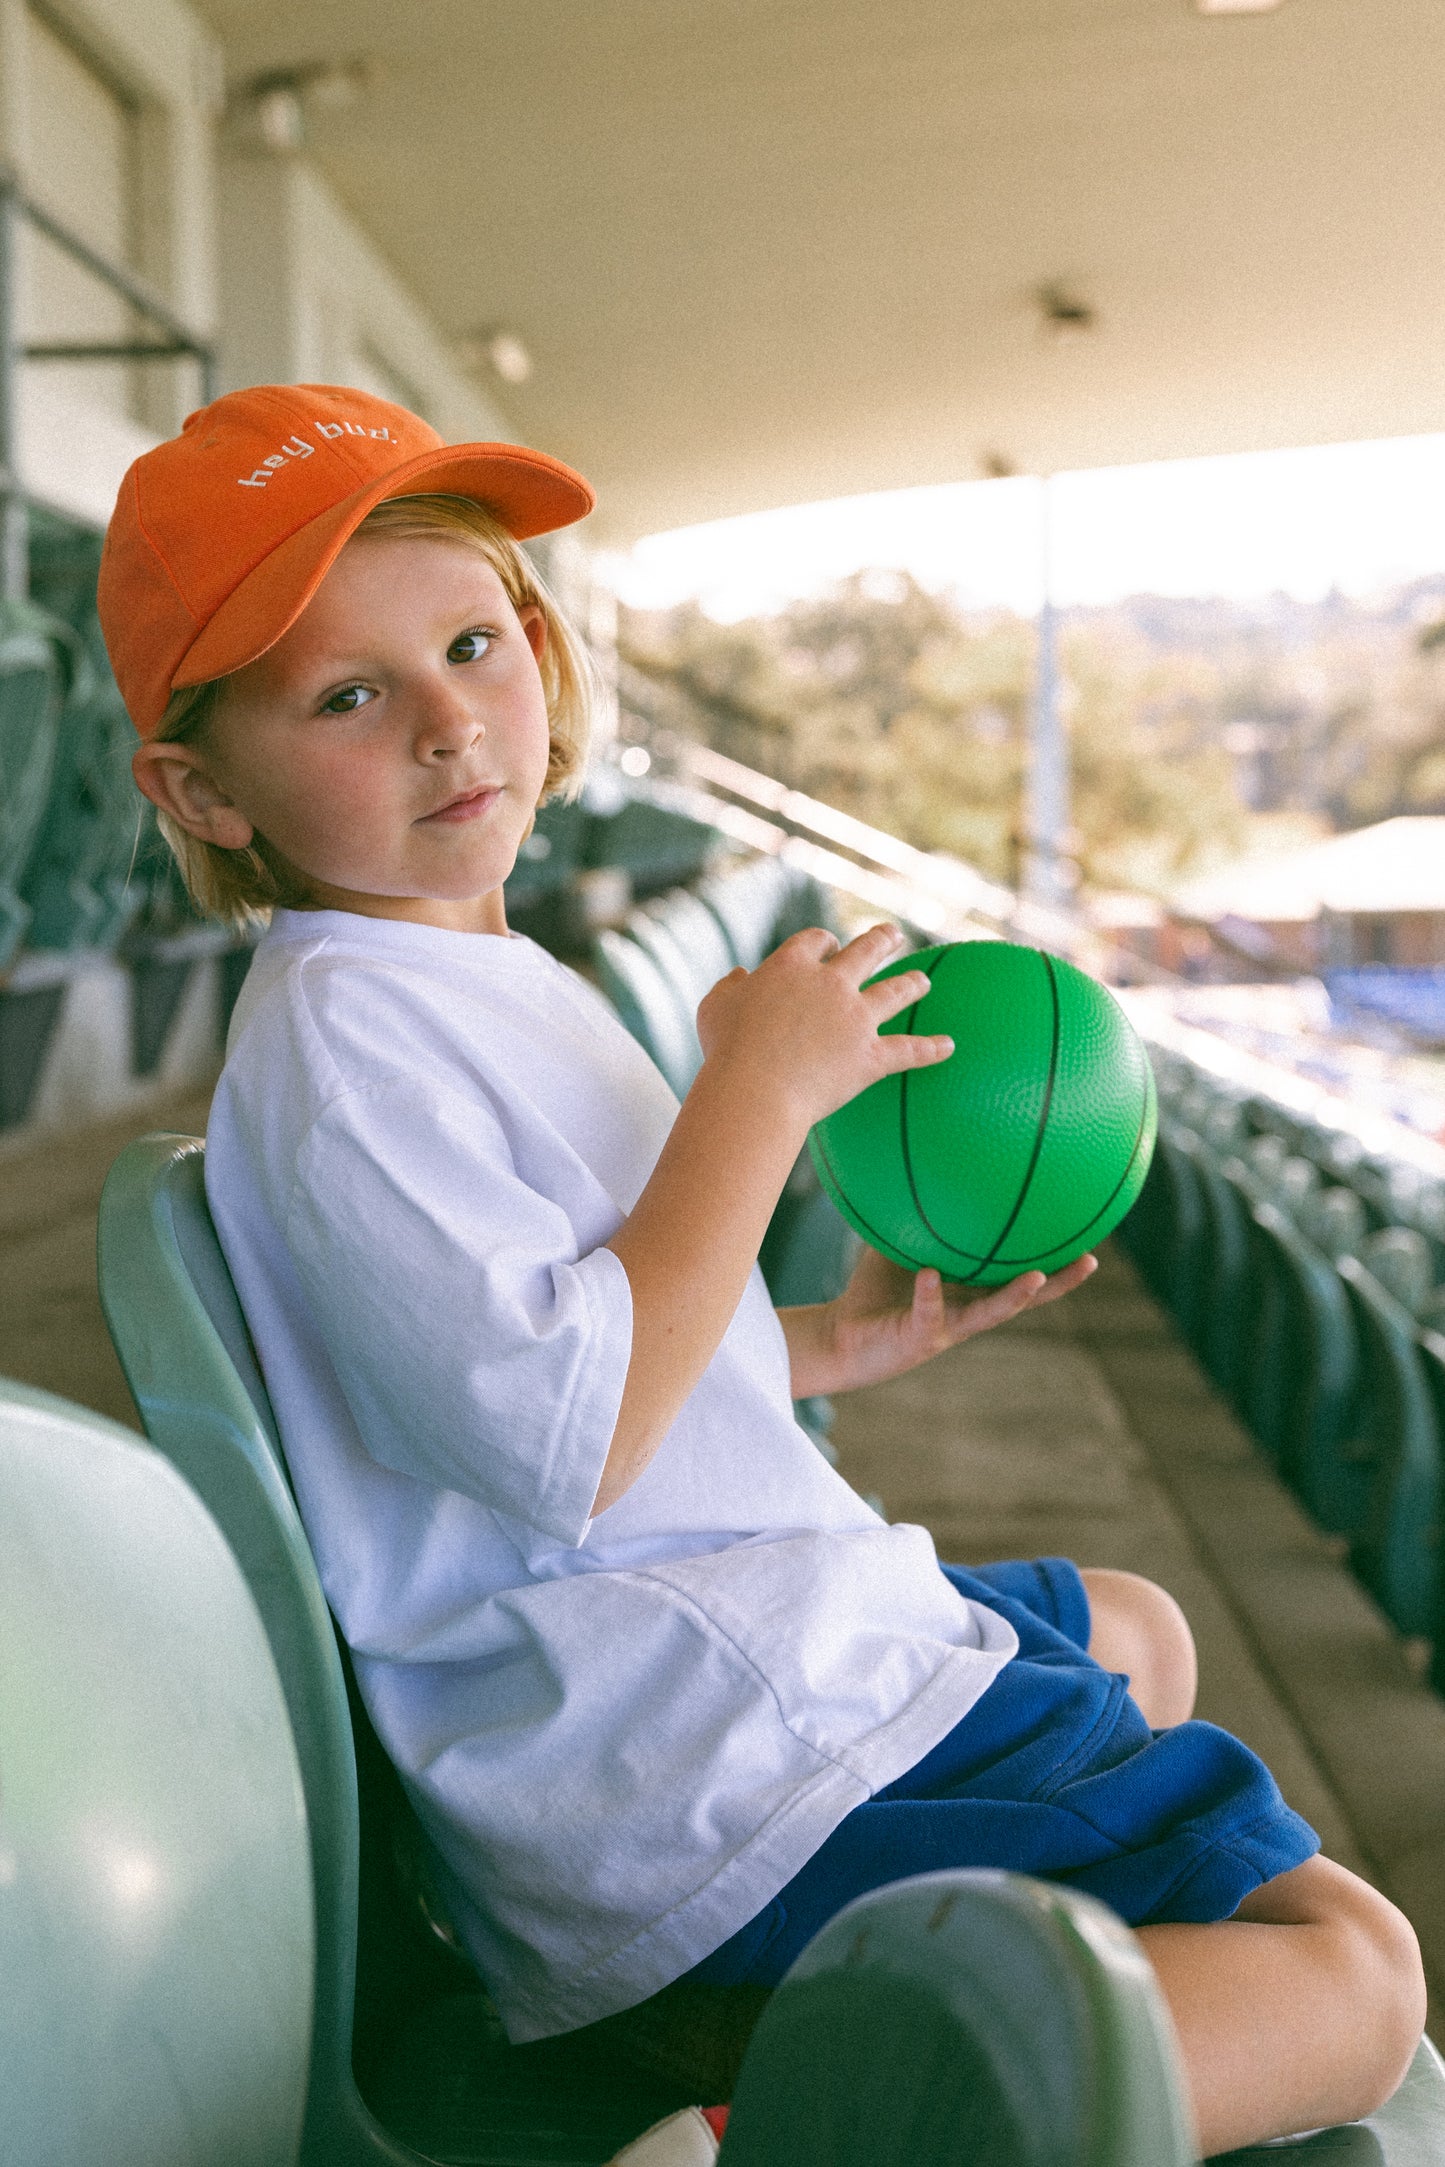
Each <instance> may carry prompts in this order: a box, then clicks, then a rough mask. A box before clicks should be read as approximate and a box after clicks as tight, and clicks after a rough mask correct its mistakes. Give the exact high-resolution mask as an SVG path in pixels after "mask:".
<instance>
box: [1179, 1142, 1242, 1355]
mask: <svg viewBox="0 0 1445 2167" xmlns="http://www.w3.org/2000/svg"><path fill="white" fill-rule="evenodd" d="M1174 1140H1175V1142H1176V1144H1177V1145H1178V1147H1179V1149H1180V1150H1181V1151H1182V1152H1184V1153H1185V1155H1186V1157H1187V1158H1188V1159H1189V1160H1190V1163H1191V1164H1192V1166H1193V1169H1194V1176H1195V1180H1196V1181H1197V1183H1198V1185H1199V1202H1200V1207H1201V1213H1202V1228H1201V1234H1200V1241H1199V1249H1198V1258H1197V1265H1196V1284H1197V1292H1196V1295H1195V1298H1194V1300H1193V1302H1192V1304H1191V1310H1190V1325H1189V1339H1190V1344H1191V1345H1192V1346H1193V1348H1194V1351H1195V1353H1196V1354H1197V1355H1198V1357H1199V1359H1200V1361H1201V1362H1202V1363H1203V1365H1204V1367H1205V1370H1206V1371H1207V1372H1208V1374H1209V1376H1210V1377H1211V1378H1212V1379H1213V1380H1214V1382H1215V1383H1216V1384H1217V1385H1219V1386H1221V1388H1223V1389H1226V1390H1227V1389H1228V1384H1229V1381H1231V1380H1232V1378H1233V1375H1234V1364H1235V1349H1236V1347H1237V1345H1238V1341H1239V1330H1240V1317H1241V1305H1242V1303H1243V1300H1244V1286H1245V1275H1246V1272H1247V1270H1248V1264H1249V1234H1248V1218H1249V1213H1248V1208H1247V1206H1246V1204H1245V1202H1244V1199H1243V1197H1242V1196H1241V1194H1240V1192H1239V1191H1238V1189H1236V1188H1235V1187H1234V1186H1233V1185H1232V1184H1231V1183H1230V1182H1228V1181H1226V1180H1225V1178H1224V1174H1223V1171H1222V1168H1221V1166H1220V1162H1219V1160H1218V1159H1217V1158H1216V1157H1215V1154H1214V1152H1213V1151H1212V1150H1210V1149H1209V1148H1208V1146H1207V1145H1206V1144H1205V1142H1204V1140H1203V1139H1202V1138H1200V1137H1198V1136H1194V1135H1191V1133H1190V1132H1189V1131H1188V1130H1187V1129H1177V1130H1175V1131H1174Z"/></svg>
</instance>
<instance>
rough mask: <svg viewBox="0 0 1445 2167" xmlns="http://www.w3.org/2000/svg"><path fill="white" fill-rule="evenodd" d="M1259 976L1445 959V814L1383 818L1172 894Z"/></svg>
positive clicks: (1183, 915)
mask: <svg viewBox="0 0 1445 2167" xmlns="http://www.w3.org/2000/svg"><path fill="white" fill-rule="evenodd" d="M1171 914H1172V915H1173V916H1174V917H1175V918H1176V919H1177V920H1178V921H1180V922H1182V923H1186V924H1195V925H1200V926H1206V927H1208V928H1209V929H1210V930H1211V932H1212V933H1213V934H1214V936H1215V939H1216V945H1217V946H1218V947H1219V948H1220V949H1221V950H1222V951H1223V952H1224V953H1225V954H1234V955H1236V956H1237V957H1238V959H1239V962H1240V966H1241V968H1240V975H1241V976H1247V975H1249V963H1250V961H1251V960H1255V961H1257V963H1258V964H1259V965H1260V966H1261V967H1263V968H1266V969H1274V970H1278V969H1281V968H1283V969H1292V970H1298V971H1321V970H1328V969H1337V968H1344V967H1349V966H1351V965H1357V964H1368V963H1387V964H1395V965H1404V966H1409V967H1412V968H1416V969H1418V968H1422V967H1426V966H1429V965H1434V964H1445V816H1442V817H1427V816H1419V817H1409V818H1403V817H1402V818H1400V819H1396V820H1382V821H1379V822H1377V823H1376V825H1375V826H1374V827H1370V828H1357V829H1355V830H1354V831H1353V832H1352V833H1351V834H1348V835H1333V836H1330V837H1328V838H1327V839H1326V840H1325V841H1324V842H1319V843H1311V844H1308V845H1306V846H1305V847H1303V848H1301V849H1297V850H1291V851H1285V852H1281V853H1279V854H1278V855H1276V856H1271V857H1258V858H1244V859H1241V860H1240V861H1239V862H1238V863H1236V864H1234V865H1229V866H1224V867H1222V868H1221V869H1220V870H1219V871H1218V872H1216V873H1210V874H1208V875H1206V876H1204V877H1203V878H1201V879H1198V880H1192V881H1187V882H1185V883H1184V884H1183V885H1182V886H1181V887H1179V888H1178V889H1176V890H1175V892H1174V895H1173V897H1172V898H1171Z"/></svg>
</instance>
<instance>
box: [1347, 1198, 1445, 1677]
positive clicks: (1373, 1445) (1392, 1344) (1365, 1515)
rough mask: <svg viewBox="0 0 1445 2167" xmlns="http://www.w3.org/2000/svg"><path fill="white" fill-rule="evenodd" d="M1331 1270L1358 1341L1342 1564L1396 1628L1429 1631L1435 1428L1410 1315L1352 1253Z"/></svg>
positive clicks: (1436, 1489)
mask: <svg viewBox="0 0 1445 2167" xmlns="http://www.w3.org/2000/svg"><path fill="white" fill-rule="evenodd" d="M1379 1238H1380V1237H1376V1239H1377V1240H1378V1239H1379ZM1365 1246H1366V1250H1367V1251H1368V1250H1369V1247H1370V1244H1369V1243H1366V1245H1365ZM1336 1269H1337V1270H1338V1272H1339V1275H1340V1279H1341V1281H1342V1282H1343V1285H1344V1288H1345V1291H1346V1294H1347V1295H1348V1297H1349V1302H1350V1308H1351V1312H1352V1314H1353V1317H1354V1321H1355V1330H1356V1336H1357V1341H1358V1345H1359V1377H1358V1381H1357V1386H1356V1392H1355V1406H1354V1413H1353V1418H1352V1421H1351V1424H1350V1431H1349V1435H1348V1436H1347V1438H1346V1439H1345V1441H1344V1444H1343V1446H1342V1448H1341V1456H1342V1458H1343V1459H1344V1460H1345V1462H1346V1463H1347V1464H1348V1465H1349V1466H1350V1467H1351V1469H1352V1470H1357V1471H1358V1473H1359V1475H1360V1477H1361V1479H1362V1483H1363V1499H1362V1509H1361V1511H1360V1514H1359V1518H1358V1520H1357V1521H1356V1522H1355V1524H1354V1525H1353V1526H1347V1527H1346V1528H1345V1529H1344V1532H1345V1533H1347V1534H1349V1535H1350V1536H1351V1545H1350V1562H1351V1564H1352V1565H1353V1567H1354V1569H1355V1571H1356V1572H1357V1573H1358V1574H1359V1577H1360V1578H1361V1580H1362V1581H1363V1582H1364V1584H1365V1586H1366V1587H1367V1588H1368V1589H1369V1590H1370V1592H1371V1594H1372V1595H1373V1596H1374V1598H1375V1600H1376V1602H1377V1603H1378V1604H1379V1605H1380V1608H1381V1609H1382V1610H1383V1611H1384V1613H1385V1615H1386V1616H1387V1617H1388V1618H1389V1619H1390V1621H1391V1623H1392V1624H1393V1625H1394V1626H1395V1628H1396V1629H1397V1631H1399V1632H1401V1633H1407V1634H1425V1633H1430V1632H1432V1631H1433V1630H1434V1623H1435V1583H1436V1536H1437V1526H1438V1520H1439V1500H1440V1432H1439V1430H1438V1428H1437V1425H1436V1419H1435V1405H1434V1401H1433V1399H1432V1397H1431V1393H1430V1387H1429V1384H1428V1382H1427V1380H1426V1376H1425V1369H1424V1364H1423V1362H1422V1360H1421V1356H1420V1350H1419V1346H1418V1344H1417V1338H1416V1326H1415V1320H1414V1318H1413V1316H1412V1315H1411V1314H1410V1312H1409V1310H1407V1309H1406V1308H1405V1306H1404V1304H1403V1303H1401V1302H1399V1301H1397V1300H1396V1298H1395V1296H1394V1295H1393V1294H1391V1293H1389V1292H1387V1290H1386V1289H1385V1288H1384V1287H1383V1286H1382V1285H1381V1284H1380V1282H1379V1280H1378V1279H1377V1278H1376V1277H1375V1276H1374V1274H1373V1273H1372V1272H1371V1271H1370V1270H1369V1269H1368V1267H1367V1266H1366V1265H1365V1263H1364V1262H1363V1261H1362V1259H1361V1258H1359V1257H1341V1258H1340V1260H1339V1263H1338V1265H1337V1267H1336Z"/></svg>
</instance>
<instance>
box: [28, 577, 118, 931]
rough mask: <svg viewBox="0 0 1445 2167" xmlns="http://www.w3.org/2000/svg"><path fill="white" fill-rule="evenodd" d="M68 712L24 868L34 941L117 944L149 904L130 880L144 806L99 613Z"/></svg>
mask: <svg viewBox="0 0 1445 2167" xmlns="http://www.w3.org/2000/svg"><path fill="white" fill-rule="evenodd" d="M82 653H83V657H84V666H83V667H82V668H81V670H80V671H79V673H78V675H77V678H76V681H75V684H74V685H73V687H72V688H71V692H70V696H69V697H68V698H67V700H66V703H65V707H64V710H63V712H62V715H61V722H60V736H59V743H58V746H57V751H56V761H55V769H54V773H53V775H52V777H51V783H50V790H49V793H48V795H47V799H46V806H45V812H44V816H43V818H42V820H41V822H40V826H39V828H38V830H37V833H36V836H35V840H34V843H33V844H32V846H31V850H30V854H29V857H28V858H27V860H26V863H25V869H24V872H23V873H22V875H21V878H20V884H19V885H20V895H21V900H22V901H23V902H24V903H25V904H26V905H27V906H28V907H29V910H30V913H31V917H30V927H29V932H28V936H27V944H28V945H29V946H30V947H32V948H51V949H73V948H89V949H96V948H102V949H103V948H113V947H114V946H115V944H116V942H117V941H118V940H119V939H120V937H121V935H122V933H123V932H124V931H125V929H126V926H127V925H128V924H129V922H130V920H131V919H132V918H133V917H134V916H135V914H136V911H137V909H138V908H139V906H140V900H141V898H140V894H139V891H138V890H134V889H131V888H130V886H129V884H128V876H129V873H130V867H131V860H132V858H133V857H134V855H135V847H136V826H137V814H138V806H137V802H136V792H135V784H134V782H133V781H132V779H131V772H130V762H131V755H132V753H133V752H134V751H135V730H134V728H133V726H132V724H131V720H130V717H129V716H128V715H127V713H126V711H125V705H124V702H123V701H122V699H121V696H120V694H119V692H118V691H117V690H116V684H115V679H114V678H113V677H112V676H111V674H110V665H109V662H108V661H107V659H106V654H105V648H104V646H103V644H102V642H101V637H100V627H99V625H98V623H97V622H96V620H95V617H94V614H93V613H92V615H91V617H90V621H89V623H88V625H87V626H86V629H85V634H84V636H83V640H82Z"/></svg>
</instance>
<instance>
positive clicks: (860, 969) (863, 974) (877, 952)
mask: <svg viewBox="0 0 1445 2167" xmlns="http://www.w3.org/2000/svg"><path fill="white" fill-rule="evenodd" d="M902 946H903V935H902V933H901V931H900V930H899V928H898V927H897V926H896V925H871V926H869V928H868V931H867V932H866V933H860V934H859V935H858V937H857V939H856V940H851V941H849V943H848V945H847V947H846V948H840V949H839V951H838V953H837V955H836V956H835V957H834V958H833V968H834V969H835V970H837V971H841V972H843V973H844V975H845V976H847V977H848V978H851V979H852V981H853V983H854V985H855V986H861V985H862V983H863V981H864V979H865V978H871V977H872V976H873V973H874V972H875V971H879V970H882V968H883V966H884V964H885V963H886V962H887V961H888V958H889V957H890V956H894V955H897V953H898V951H899V949H900V948H901V947H902ZM887 983H891V981H887V980H885V984H887ZM872 990H876V989H872V988H870V991H872ZM917 998H918V995H917V994H916V993H915V994H914V995H913V999H914V1000H915V1001H916V1000H917ZM904 1006H905V1007H906V1006H907V1003H906V1002H905V1003H904Z"/></svg>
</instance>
